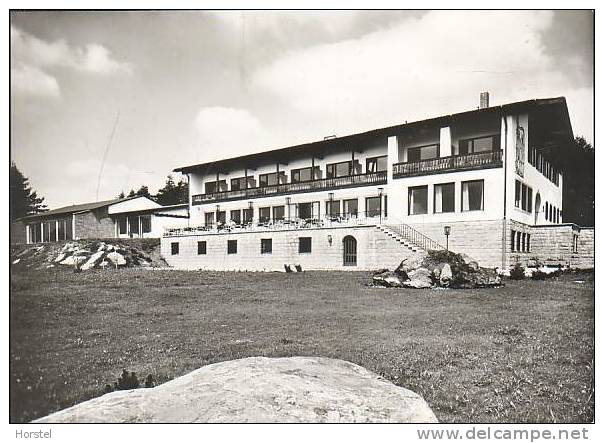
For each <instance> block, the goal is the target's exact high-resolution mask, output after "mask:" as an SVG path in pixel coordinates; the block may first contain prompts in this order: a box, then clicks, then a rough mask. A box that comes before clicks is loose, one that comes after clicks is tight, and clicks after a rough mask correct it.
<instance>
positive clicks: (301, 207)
mask: <svg viewBox="0 0 604 443" xmlns="http://www.w3.org/2000/svg"><path fill="white" fill-rule="evenodd" d="M320 206H321V203H320V202H312V203H299V204H298V218H301V219H302V220H311V219H318V218H319V217H320V216H321V214H320Z"/></svg>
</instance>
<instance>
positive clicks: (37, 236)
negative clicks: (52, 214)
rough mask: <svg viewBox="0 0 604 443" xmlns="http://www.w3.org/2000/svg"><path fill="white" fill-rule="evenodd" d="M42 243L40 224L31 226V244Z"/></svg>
mask: <svg viewBox="0 0 604 443" xmlns="http://www.w3.org/2000/svg"><path fill="white" fill-rule="evenodd" d="M41 241H42V232H41V230H40V223H34V224H31V225H29V242H30V243H40V242H41Z"/></svg>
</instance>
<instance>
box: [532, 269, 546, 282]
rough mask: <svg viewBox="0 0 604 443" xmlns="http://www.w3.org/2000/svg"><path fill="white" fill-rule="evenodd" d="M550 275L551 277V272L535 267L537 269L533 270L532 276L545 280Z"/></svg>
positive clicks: (535, 278)
mask: <svg viewBox="0 0 604 443" xmlns="http://www.w3.org/2000/svg"><path fill="white" fill-rule="evenodd" d="M549 277H551V275H550V274H547V273H545V272H543V271H540V270H539V269H535V271H533V275H532V276H531V278H532V279H533V280H545V279H546V278H549Z"/></svg>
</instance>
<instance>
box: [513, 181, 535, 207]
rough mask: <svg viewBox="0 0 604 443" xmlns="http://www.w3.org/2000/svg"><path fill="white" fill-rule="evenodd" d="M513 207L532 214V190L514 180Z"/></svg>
mask: <svg viewBox="0 0 604 443" xmlns="http://www.w3.org/2000/svg"><path fill="white" fill-rule="evenodd" d="M514 194H515V195H514V205H515V206H516V207H517V208H520V209H522V210H523V211H526V212H533V189H532V188H531V187H530V186H527V185H525V184H524V183H522V182H521V181H520V180H516V186H515V192H514Z"/></svg>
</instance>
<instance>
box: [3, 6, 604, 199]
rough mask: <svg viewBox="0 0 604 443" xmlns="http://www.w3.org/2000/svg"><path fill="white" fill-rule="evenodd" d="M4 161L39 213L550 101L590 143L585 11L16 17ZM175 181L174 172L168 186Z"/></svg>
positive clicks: (589, 46) (589, 43) (589, 45)
mask: <svg viewBox="0 0 604 443" xmlns="http://www.w3.org/2000/svg"><path fill="white" fill-rule="evenodd" d="M10 19H11V20H10V21H11V24H10V26H11V34H10V35H11V43H10V44H11V104H10V106H11V158H12V160H13V161H15V163H16V164H17V167H18V168H19V169H20V170H21V171H22V172H23V173H24V174H25V175H26V176H27V177H28V178H29V179H30V183H31V184H32V186H33V188H34V189H35V190H37V191H38V193H39V194H40V195H42V196H44V197H45V198H46V200H45V202H46V204H47V205H48V206H49V207H50V208H55V207H59V206H64V205H69V204H76V203H83V202H89V201H95V200H97V199H98V200H104V199H110V198H113V197H116V196H117V195H118V194H119V193H120V191H124V192H126V193H128V191H129V190H130V189H135V190H136V189H138V188H139V187H140V186H141V185H143V184H144V185H147V186H149V189H150V191H151V192H152V193H154V192H156V191H157V189H158V188H160V187H161V186H163V184H164V183H165V180H166V176H167V175H168V174H170V173H171V171H172V170H173V169H174V168H176V167H180V166H186V165H190V164H195V163H202V162H207V161H213V160H217V159H221V158H228V157H235V156H238V155H244V154H249V153H253V152H260V151H265V150H269V149H275V148H280V147H285V146H292V145H296V144H299V143H304V142H310V141H316V140H322V139H323V137H325V136H327V135H334V134H335V135H338V136H342V135H347V134H353V133H358V132H363V131H367V130H371V129H376V128H381V127H386V126H391V125H396V124H400V123H403V122H405V121H414V120H421V119H425V118H430V117H437V116H439V115H445V114H450V113H454V112H462V111H467V110H470V109H475V108H476V107H477V106H478V102H479V94H480V92H481V91H489V92H490V97H491V105H492V106H495V105H500V104H504V103H510V102H514V101H520V100H527V99H534V98H546V97H558V96H564V97H566V99H567V102H568V106H569V113H570V117H571V123H572V126H573V131H574V133H575V135H583V136H585V138H586V139H587V140H588V141H589V142H591V141H592V140H593V134H594V128H593V90H594V89H593V16H592V13H591V12H589V11H245V12H243V11H222V12H215V11H212V12H210V11H164V12H157V11H155V12H151V11H149V12H141V11H132V12H123V11H122V12H107V11H106V12H98V11H97V12H66V11H55V12H45V11H37V12H16V11H12V12H11V15H10ZM173 175H174V176H175V177H176V178H177V179H178V178H179V174H173Z"/></svg>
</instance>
